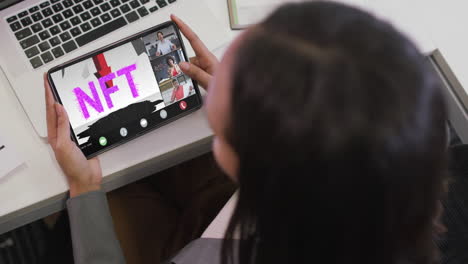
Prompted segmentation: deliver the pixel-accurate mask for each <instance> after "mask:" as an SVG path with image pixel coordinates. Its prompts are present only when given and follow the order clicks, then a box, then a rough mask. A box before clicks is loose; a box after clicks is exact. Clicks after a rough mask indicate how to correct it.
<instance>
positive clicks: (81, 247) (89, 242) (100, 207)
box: [67, 191, 125, 264]
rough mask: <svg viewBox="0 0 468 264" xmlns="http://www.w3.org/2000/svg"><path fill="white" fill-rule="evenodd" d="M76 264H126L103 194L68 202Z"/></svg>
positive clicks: (91, 193) (88, 194) (93, 194)
mask: <svg viewBox="0 0 468 264" xmlns="http://www.w3.org/2000/svg"><path fill="white" fill-rule="evenodd" d="M67 208H68V214H69V218H70V228H71V235H72V241H73V256H74V259H75V264H84V263H86V264H97V263H99V264H107V263H113V264H114V263H117V264H119V263H125V258H124V256H123V253H122V250H121V248H120V244H119V241H118V240H117V237H116V235H115V232H114V225H113V223H112V217H111V215H110V211H109V206H108V204H107V198H106V195H105V193H104V192H101V191H96V192H89V193H86V194H83V195H80V196H77V197H74V198H71V199H69V200H68V201H67Z"/></svg>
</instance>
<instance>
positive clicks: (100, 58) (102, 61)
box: [93, 53, 114, 88]
mask: <svg viewBox="0 0 468 264" xmlns="http://www.w3.org/2000/svg"><path fill="white" fill-rule="evenodd" d="M93 62H94V66H96V69H97V72H96V73H95V74H94V75H96V77H97V78H98V79H99V78H101V77H104V76H106V75H108V74H110V73H111V72H112V69H111V67H109V66H108V65H107V61H106V58H105V57H104V53H100V54H98V55H96V56H94V57H93ZM106 86H107V88H111V87H112V86H114V83H113V82H112V80H110V81H107V82H106Z"/></svg>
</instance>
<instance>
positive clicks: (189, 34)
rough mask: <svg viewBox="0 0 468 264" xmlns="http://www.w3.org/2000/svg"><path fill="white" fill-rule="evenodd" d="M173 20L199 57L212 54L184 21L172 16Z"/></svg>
mask: <svg viewBox="0 0 468 264" xmlns="http://www.w3.org/2000/svg"><path fill="white" fill-rule="evenodd" d="M171 19H172V21H174V22H175V23H176V24H177V26H178V27H179V29H180V31H181V32H182V34H184V36H185V37H186V38H187V39H188V41H189V42H190V45H192V48H193V50H194V51H195V53H196V54H197V55H201V56H203V55H208V54H210V51H209V50H208V48H207V47H206V46H205V44H204V43H203V41H201V40H200V38H199V37H198V36H197V34H195V32H193V30H192V29H191V28H190V27H189V26H187V24H185V23H184V21H182V19H180V18H178V17H177V16H175V15H171Z"/></svg>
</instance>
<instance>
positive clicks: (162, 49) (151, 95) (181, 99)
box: [48, 21, 202, 158]
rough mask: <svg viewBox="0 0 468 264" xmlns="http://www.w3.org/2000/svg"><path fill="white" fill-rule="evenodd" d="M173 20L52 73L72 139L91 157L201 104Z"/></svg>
mask: <svg viewBox="0 0 468 264" xmlns="http://www.w3.org/2000/svg"><path fill="white" fill-rule="evenodd" d="M182 61H187V55H186V52H185V48H184V43H183V42H182V38H181V36H180V32H179V29H178V28H177V26H176V24H175V23H173V22H172V21H169V22H166V23H164V24H161V25H158V26H156V27H153V28H150V29H148V30H145V31H143V32H140V33H138V34H135V35H133V36H131V37H129V38H127V39H124V40H122V41H119V42H117V43H114V44H111V45H109V46H107V47H104V48H102V49H100V50H97V51H94V52H91V53H89V54H86V55H84V56H81V57H79V58H77V59H74V60H72V61H70V62H67V63H65V64H62V65H59V66H56V67H54V68H52V69H51V70H50V71H49V72H48V80H49V83H50V86H51V88H52V92H53V94H54V96H55V99H56V100H57V101H58V102H59V103H61V104H62V105H63V106H64V108H65V110H66V111H67V113H68V116H69V119H70V127H71V130H72V133H71V134H72V138H73V140H74V141H75V142H76V144H77V145H78V147H79V148H80V149H81V150H82V151H83V153H84V154H85V156H86V157H87V158H91V157H94V156H96V155H98V154H100V153H102V152H104V151H107V150H109V149H111V148H114V147H116V146H118V145H121V144H123V143H125V142H128V141H129V140H132V139H134V138H136V137H138V136H140V135H142V134H144V133H147V132H149V131H151V130H154V129H156V128H158V127H161V126H163V125H165V124H167V123H169V122H172V121H174V120H176V119H177V118H180V117H181V116H184V115H186V114H189V113H191V112H193V111H195V110H197V109H199V108H200V107H201V105H202V99H201V96H200V91H199V89H198V85H197V83H196V81H194V80H192V79H191V78H190V77H188V76H187V75H185V74H184V73H183V72H182V71H181V69H180V67H179V63H180V62H182Z"/></svg>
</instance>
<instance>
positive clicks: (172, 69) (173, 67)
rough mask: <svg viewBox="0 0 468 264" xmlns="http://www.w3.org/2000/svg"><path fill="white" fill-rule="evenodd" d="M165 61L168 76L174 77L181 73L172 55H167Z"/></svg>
mask: <svg viewBox="0 0 468 264" xmlns="http://www.w3.org/2000/svg"><path fill="white" fill-rule="evenodd" d="M166 63H167V65H168V66H169V67H168V69H167V72H168V73H169V77H175V76H177V75H179V74H181V73H182V71H181V70H180V68H179V65H178V64H177V63H176V61H175V58H174V57H172V56H168V57H167V58H166Z"/></svg>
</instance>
